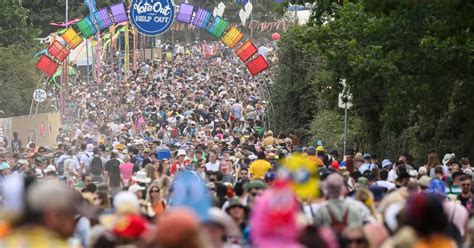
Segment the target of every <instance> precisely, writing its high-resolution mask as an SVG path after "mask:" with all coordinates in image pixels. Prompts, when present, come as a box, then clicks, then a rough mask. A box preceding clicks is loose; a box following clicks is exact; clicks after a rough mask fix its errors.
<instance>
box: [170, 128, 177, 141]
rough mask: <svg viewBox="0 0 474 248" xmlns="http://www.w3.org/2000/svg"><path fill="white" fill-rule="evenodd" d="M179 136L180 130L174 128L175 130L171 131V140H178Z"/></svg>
mask: <svg viewBox="0 0 474 248" xmlns="http://www.w3.org/2000/svg"><path fill="white" fill-rule="evenodd" d="M178 136H179V130H178V129H177V128H176V127H174V128H173V130H171V138H174V139H176V138H178Z"/></svg>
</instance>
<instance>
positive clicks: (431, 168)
mask: <svg viewBox="0 0 474 248" xmlns="http://www.w3.org/2000/svg"><path fill="white" fill-rule="evenodd" d="M438 165H441V162H440V160H439V156H438V154H436V153H435V152H432V153H430V154H428V162H427V163H426V165H425V167H426V169H427V170H428V173H429V174H428V175H429V176H430V177H434V175H435V168H436V166H438Z"/></svg>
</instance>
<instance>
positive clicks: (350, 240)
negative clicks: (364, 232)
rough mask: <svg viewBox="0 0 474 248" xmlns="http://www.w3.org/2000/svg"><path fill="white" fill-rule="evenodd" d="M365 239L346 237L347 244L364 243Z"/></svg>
mask: <svg viewBox="0 0 474 248" xmlns="http://www.w3.org/2000/svg"><path fill="white" fill-rule="evenodd" d="M364 242H365V240H364V239H362V238H358V239H346V244H352V243H356V244H362V243H364Z"/></svg>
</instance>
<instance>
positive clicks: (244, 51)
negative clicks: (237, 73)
mask: <svg viewBox="0 0 474 248" xmlns="http://www.w3.org/2000/svg"><path fill="white" fill-rule="evenodd" d="M257 51H258V50H257V48H256V47H255V45H254V44H253V43H252V42H251V41H250V40H247V41H246V42H244V44H242V46H240V47H239V48H237V50H235V54H237V56H239V58H240V59H241V60H242V61H243V62H246V61H247V60H248V59H249V58H250V57H252V56H253V55H254V54H256V53H257Z"/></svg>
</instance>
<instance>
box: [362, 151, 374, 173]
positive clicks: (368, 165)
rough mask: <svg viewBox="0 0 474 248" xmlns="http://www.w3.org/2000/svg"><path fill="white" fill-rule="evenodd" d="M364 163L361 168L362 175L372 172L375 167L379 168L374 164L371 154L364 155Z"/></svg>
mask: <svg viewBox="0 0 474 248" xmlns="http://www.w3.org/2000/svg"><path fill="white" fill-rule="evenodd" d="M363 158H364V162H363V164H362V165H361V166H360V167H359V171H360V173H362V174H363V173H364V172H365V171H366V170H370V171H372V169H374V168H375V167H377V165H376V164H373V163H372V156H371V155H370V154H369V153H366V154H364V156H363Z"/></svg>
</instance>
